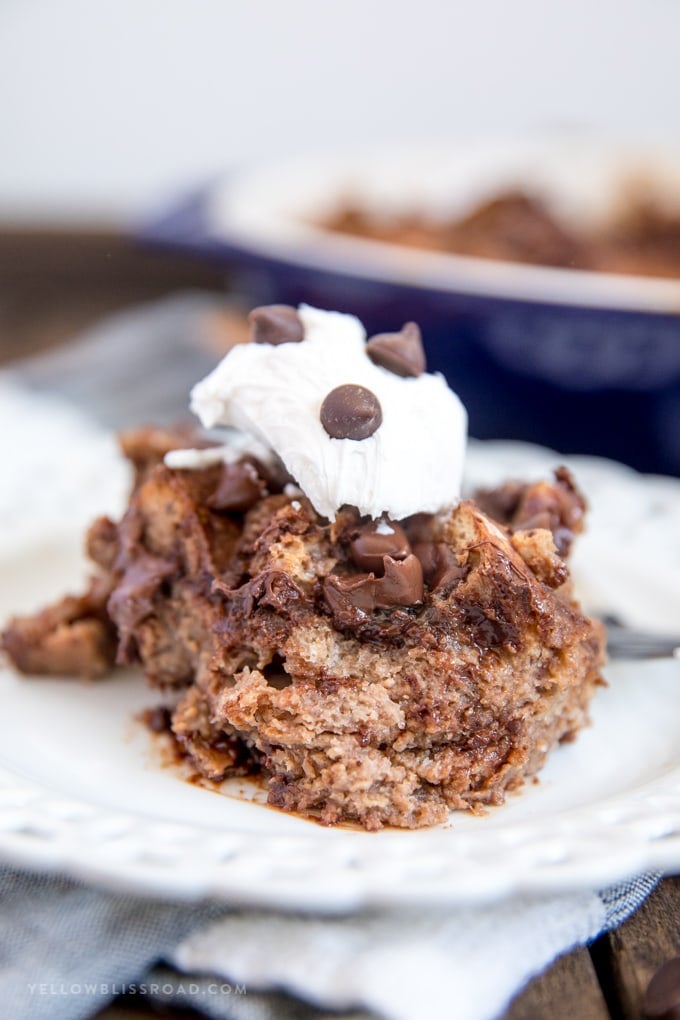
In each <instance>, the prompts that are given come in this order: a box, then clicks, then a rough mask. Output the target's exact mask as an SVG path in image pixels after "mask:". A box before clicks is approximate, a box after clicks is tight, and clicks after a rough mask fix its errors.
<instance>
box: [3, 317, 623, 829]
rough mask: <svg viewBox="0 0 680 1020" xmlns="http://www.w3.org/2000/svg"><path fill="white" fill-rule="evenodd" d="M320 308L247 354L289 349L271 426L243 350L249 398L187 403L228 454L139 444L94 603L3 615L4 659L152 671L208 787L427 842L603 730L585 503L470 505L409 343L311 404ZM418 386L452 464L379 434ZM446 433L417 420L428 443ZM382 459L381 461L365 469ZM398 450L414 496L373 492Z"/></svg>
mask: <svg viewBox="0 0 680 1020" xmlns="http://www.w3.org/2000/svg"><path fill="white" fill-rule="evenodd" d="M329 314H331V313H320V312H317V311H316V310H312V309H304V308H303V309H301V310H300V311H299V312H296V311H295V310H294V309H281V308H279V307H276V308H274V309H273V310H272V309H264V310H258V312H257V313H256V314H255V315H254V317H253V329H254V333H255V337H254V339H255V341H256V342H255V343H254V344H253V345H244V350H245V349H246V348H248V347H252V350H256V348H258V347H259V348H261V349H264V348H266V349H267V350H266V351H265V353H268V354H270V355H271V354H272V351H273V352H274V354H275V352H276V351H277V350H278V351H279V352H281V351H283V354H282V356H281V357H280V359H279V360H278V361H277V365H276V370H275V375H276V377H277V379H276V386H274V384H270V382H269V381H267V380H266V379H265V378H264V369H263V364H264V361H263V360H262V359H263V355H262V353H256V354H255V355H254V357H255V358H257V359H261V360H262V364H261V365H260V366H259V369H258V371H257V373H256V378H257V384H258V386H261V387H264V389H265V390H266V398H267V401H268V402H269V404H268V406H267V407H265V408H264V411H263V413H262V415H260V416H259V417H258V418H257V420H258V421H259V422H260V423H261V422H262V421H264V422H265V424H264V425H261V427H260V428H259V429H258V430H254V429H253V428H252V427H251V424H249V423H248V420H250V422H252V420H254V419H255V417H256V416H255V414H254V412H253V407H254V406H255V404H258V402H259V403H260V404H261V403H262V400H261V394H255V395H254V391H253V393H250V395H248V393H246V395H245V396H244V392H245V391H246V390H247V386H246V384H245V382H244V380H243V378H242V377H241V376H242V371H243V366H245V365H246V359H247V358H249V357H251V355H250V354H248V353H247V352H246V353H245V354H239V355H238V356H237V358H238V359H240V364H239V361H238V360H237V361H232V362H229V360H228V359H229V358H230V357H231V355H228V356H227V359H225V363H223V365H224V366H225V367H224V368H223V367H222V366H220V370H221V371H223V372H225V373H227V374H228V376H229V383H228V385H229V386H233V387H234V395H233V396H231V395H230V396H228V397H227V398H225V402H224V403H220V400H222V397H220V400H216V397H215V393H216V389H215V385H214V383H215V380H214V379H213V380H212V382H209V381H208V380H206V381H204V383H203V384H199V386H198V387H196V388H195V390H194V406H196V405H197V404H200V403H201V401H202V400H203V401H204V403H203V411H204V412H205V407H206V406H207V405H210V407H211V411H210V415H212V416H213V419H214V418H219V420H220V421H221V423H222V424H223V425H227V426H230V427H234V426H236V427H237V428H239V429H240V432H239V434H238V435H237V436H235V437H231V440H230V443H229V444H227V445H220V446H218V445H210V442H211V441H210V440H207V439H205V437H204V436H203V437H199V438H192V437H190V436H188V435H187V434H186V432H181V433H178V434H173V433H172V432H167V431H164V432H163V433H160V432H159V431H158V430H149V429H147V430H140V431H137V432H135V433H133V434H128V435H126V436H124V437H123V443H122V445H123V448H124V449H125V450H126V451H127V452H128V454H129V456H130V457H131V458H132V459H133V462H134V464H135V467H136V472H137V480H136V484H135V487H134V491H133V493H132V495H131V498H130V502H129V506H128V509H127V511H126V513H125V514H124V516H123V518H122V520H121V521H119V522H113V521H111V520H108V519H101V520H99V521H96V522H95V523H94V524H93V526H92V528H91V529H90V533H89V537H88V551H89V554H90V557H91V558H92V560H93V562H94V563H95V564H96V567H97V573H96V576H95V580H94V581H93V582H92V585H91V587H90V589H89V590H88V592H87V593H86V595H84V596H82V597H81V598H79V599H74V598H72V597H71V598H67V599H66V600H64V601H63V602H62V603H60V604H59V605H58V606H56V607H50V608H49V609H47V610H44V611H43V612H42V613H40V614H38V615H37V616H34V617H31V618H22V619H16V620H14V621H12V622H11V623H10V624H9V626H8V628H7V629H6V631H5V633H4V636H3V644H4V648H5V650H6V651H7V653H8V654H9V656H10V658H11V659H12V660H13V661H14V663H15V665H16V666H17V668H19V669H22V670H24V671H26V672H55V673H60V672H62V673H63V672H66V673H72V672H73V673H79V674H80V675H83V676H94V675H100V674H101V673H102V672H104V671H105V670H106V668H107V667H113V665H114V659H115V662H117V663H118V664H125V665H130V664H140V665H141V666H142V668H143V670H144V673H145V675H146V678H147V681H148V682H149V684H150V685H152V686H153V687H155V688H157V689H158V690H159V697H165V699H166V702H167V705H168V707H169V713H168V718H169V721H170V726H171V730H172V733H173V734H174V737H175V739H176V740H177V742H178V743H179V745H180V746H181V748H182V750H183V753H184V754H186V756H187V757H188V758H189V759H190V761H191V762H192V763H193V765H194V766H195V768H196V769H197V770H198V772H199V773H200V774H201V775H202V776H204V777H206V778H208V779H211V780H215V781H220V780H222V779H224V778H226V777H229V776H231V775H235V774H244V773H247V772H248V771H251V770H257V771H259V772H260V773H261V774H262V776H263V777H264V779H265V781H266V784H267V789H268V798H269V801H270V803H271V804H273V805H276V806H278V807H280V808H283V809H284V810H287V811H295V812H298V813H300V814H302V815H305V816H307V817H310V818H315V819H317V820H319V821H321V822H323V823H325V824H337V823H340V822H354V823H358V824H360V825H362V826H363V827H365V828H366V829H369V830H374V829H379V828H380V827H382V826H385V825H393V826H401V827H410V828H413V827H417V826H424V825H431V824H434V823H438V822H442V821H444V820H446V818H447V817H448V814H449V812H450V811H451V810H452V809H471V810H480V809H482V808H483V807H484V806H486V805H493V804H500V803H502V801H503V799H504V796H505V794H506V791H508V790H513V789H516V788H518V787H519V786H521V784H522V783H523V781H524V780H525V779H526V778H527V777H530V776H533V775H534V774H535V773H536V772H537V770H538V769H540V767H541V766H542V764H543V762H544V761H545V759H546V757H547V755H548V754H549V752H550V750H551V749H552V748H553V747H555V745H556V744H557V743H558V742H560V741H563V740H570V739H572V738H573V737H574V736H575V734H576V733H577V732H578V730H579V729H580V728H581V727H582V726H583V725H584V724H586V723H587V721H588V705H589V702H590V699H591V697H592V695H593V693H594V690H595V688H596V687H597V686H598V684H600V683H602V680H601V676H600V667H601V665H602V662H603V649H604V640H603V633H602V631H601V628H600V626H599V625H598V624H597V623H596V622H594V621H592V620H590V619H589V618H588V617H587V616H585V615H584V614H583V612H582V611H581V610H580V608H579V606H578V603H577V602H576V600H575V598H574V595H573V592H572V589H571V584H570V579H569V572H568V568H567V565H566V562H565V558H566V556H567V555H568V551H569V546H570V543H571V540H572V538H573V537H574V535H575V534H577V533H578V532H579V531H580V530H581V528H582V526H583V518H584V509H585V507H584V502H583V499H582V497H581V496H580V494H579V493H578V491H577V489H576V488H575V486H574V483H573V481H572V479H571V477H570V476H569V474H568V472H567V471H566V470H565V469H560V470H559V471H558V472H557V473H556V475H555V477H554V478H553V479H552V480H551V481H544V482H540V483H536V484H529V483H524V484H522V483H516V484H514V483H513V484H508V485H505V486H503V487H501V488H500V489H497V490H494V491H490V492H484V493H480V494H478V496H477V497H476V498H475V499H467V500H462V501H461V500H460V499H459V498H457V496H456V495H455V493H456V491H457V489H458V486H459V484H460V480H459V468H460V466H461V464H460V460H461V458H460V456H459V454H460V436H459V435H456V434H453V433H455V429H456V427H457V426H458V425H460V423H461V420H462V419H461V412H460V408H459V406H458V405H457V403H456V402H455V400H452V401H450V400H449V398H448V396H446V394H445V393H444V390H445V389H446V387H445V384H444V382H443V380H438V379H437V377H434V376H429V377H426V373H424V357H423V355H422V347H421V345H420V338H419V334H418V333H417V327H413V325H412V324H410V325H409V326H408V327H407V328H405V329H404V330H402V331H401V332H400V333H397V334H383V335H381V336H380V337H374V338H371V340H369V342H368V343H366V342H365V338H364V337H363V336H361V347H360V349H359V348H357V352H356V355H357V359H358V358H363V359H364V360H365V362H366V366H370V367H368V368H366V366H363V365H362V363H360V361H359V360H357V361H356V363H355V364H354V365H353V364H352V356H351V354H350V355H348V352H347V347H346V346H343V345H342V344H341V345H340V350H341V363H342V367H341V369H340V371H339V372H338V371H337V370H336V369H332V368H331V369H328V371H329V372H331V375H332V378H330V379H329V378H321V379H319V378H318V373H317V372H316V371H314V372H312V373H310V376H309V379H310V380H311V382H310V386H311V387H312V389H315V391H316V393H317V395H316V397H314V398H313V399H312V400H311V402H310V404H309V408H311V409H312V410H309V411H307V410H305V407H306V405H305V403H304V400H303V399H302V398H301V396H300V394H301V393H303V389H304V387H301V388H300V389H299V390H296V391H295V393H294V394H292V393H291V392H290V380H291V379H293V378H294V375H293V374H287V372H288V366H287V363H286V359H288V358H290V357H291V354H290V349H291V348H292V347H293V346H295V347H297V348H298V354H297V355H296V357H300V356H301V355H302V354H305V357H307V352H305V351H304V347H305V345H306V344H308V343H310V341H311V345H312V346H313V343H314V330H315V329H316V330H318V329H319V328H320V327H322V326H324V327H325V326H326V325H327V320H325V319H324V316H325V315H329ZM350 318H351V317H348V316H339V317H337V319H336V320H332V322H331V325H332V326H333V327H335V326H338V328H339V327H340V326H341V327H343V329H344V328H345V326H347V323H343V322H339V321H338V320H349V319H350ZM263 324H264V325H263ZM355 324H356V320H352V323H350V324H349V325H351V328H352V330H355V329H356V326H355ZM265 327H266V328H265ZM263 332H264V333H265V334H266V335H265V337H264V339H263V338H262V336H261V334H262V333H263ZM282 335H283V336H284V337H285V339H280V337H281V336H282ZM345 340H347V337H345ZM324 342H325V341H324ZM285 348H288V353H286V352H285V350H284V349H285ZM328 353H329V351H328V349H327V348H326V349H325V351H322V354H324V355H325V354H328ZM331 353H332V352H331ZM313 357H314V352H313V351H310V352H309V361H308V363H309V362H313ZM274 360H275V361H276V360H277V359H276V358H275V357H274ZM323 360H324V363H325V364H326V363H327V361H328V358H326V357H324V359H323ZM330 360H331V361H332V357H331V359H330ZM353 368H354V369H355V371H353ZM365 368H366V371H364V369H365ZM216 371H217V370H216ZM324 371H326V369H324ZM333 373H334V374H333ZM425 378H427V379H429V380H435V382H433V383H429V382H428V383H427V384H426V385H427V386H429V387H431V391H428V392H429V394H430V399H429V400H428V401H427V405H428V408H429V410H430V412H431V410H432V408H433V407H435V408H436V407H439V411H442V413H443V415H444V418H445V419H446V421H445V424H447V425H448V426H450V427H451V429H452V434H451V435H449V436H448V437H447V435H446V434H444V433H438V434H433V436H432V441H433V442H434V443H438V444H440V445H441V446H442V448H443V449H444V453H443V456H442V457H441V458H439V460H436V459H435V460H428V455H427V453H426V452H425V453H424V452H423V450H422V449H421V448H420V447H419V446H418V445H416V446H414V447H413V448H407V447H406V446H404V435H405V434H406V433H404V431H403V429H402V425H403V423H402V422H398V423H397V425H398V427H397V429H396V432H395V433H394V436H393V437H392V433H390V431H389V428H388V427H387V426H390V425H391V418H390V416H391V415H392V414H393V413H394V407H395V406H396V409H397V412H398V413H399V414H403V411H404V407H406V408H407V409H408V406H409V401H411V400H412V399H416V398H418V399H419V398H420V396H421V394H420V390H419V388H418V387H417V386H414V385H413V384H414V383H418V381H419V380H422V379H425ZM209 379H210V377H209ZM281 379H283V382H281ZM308 382H309V380H308ZM333 382H335V383H337V385H334V386H332V385H330V383H333ZM369 383H370V385H368V384H369ZM383 383H386V385H383ZM206 384H207V385H206ZM221 385H222V384H220V386H221ZM279 385H282V386H283V388H284V389H285V390H286V392H285V394H284V398H285V399H283V398H282V399H283V403H284V405H285V406H288V404H289V403H290V402H291V400H292V402H293V403H295V401H298V402H299V403H300V405H301V406H300V407H299V417H300V418H302V419H303V426H302V429H303V434H304V435H305V436H306V437H307V438H306V440H305V445H304V447H303V450H302V451H301V452H300V450H299V449H298V445H299V444H298V440H297V434H294V435H293V439H292V445H293V447H294V448H295V449H294V451H293V453H289V451H288V450H287V447H286V443H287V442H288V441H289V440H290V436H291V429H292V430H293V432H294V430H295V429H296V428H298V427H299V422H297V423H296V422H293V423H292V424H291V423H290V422H289V421H288V420H287V418H286V415H285V414H280V416H279V417H277V415H278V414H279V412H276V409H275V408H272V406H271V404H272V402H274V403H276V401H275V400H274V396H275V393H276V387H277V386H279ZM305 385H306V384H305ZM440 388H441V392H440ZM339 391H341V392H339ZM357 391H361V392H357ZM404 391H405V395H404ZM220 392H222V393H223V392H224V389H223V388H222V389H221V390H220ZM446 392H447V393H450V391H448V390H446ZM206 393H207V394H208V396H206ZM394 394H396V395H397V396H396V404H395V401H394V400H393V396H394ZM426 395H427V394H426ZM451 396H453V395H451ZM438 401H439V402H440V403H439V405H438V404H437V402H438ZM218 405H219V406H218ZM225 407H226V409H227V410H226V411H225ZM199 412H200V409H199ZM306 414H307V415H308V417H309V420H311V418H312V417H314V416H315V418H316V421H317V422H319V423H320V425H319V429H317V431H316V433H314V431H313V429H311V428H310V430H309V431H307V430H306V429H305V427H304V425H305V423H304V417H305V415H306ZM210 415H207V414H206V413H203V414H201V417H202V418H204V419H205V417H210ZM447 415H448V418H446V416H447ZM267 416H269V417H267ZM225 419H226V420H225ZM268 421H269V422H270V423H273V424H269V425H268V424H267V422H268ZM212 423H213V424H214V421H213V422H212ZM246 424H248V427H249V431H250V432H251V434H253V435H254V437H255V440H256V441H255V442H254V443H252V444H250V446H249V448H246V445H247V444H244V441H243V434H244V433H245V425H246ZM307 424H309V421H308V422H307ZM463 424H464V422H463ZM406 425H407V426H408V421H407V422H406ZM432 425H433V421H432V417H431V415H430V416H429V417H428V413H427V412H425V413H424V422H423V423H422V427H423V429H424V430H425V431H427V430H428V429H431V428H432ZM277 428H279V429H281V430H282V432H283V433H285V436H284V438H283V439H281V438H280V437H279V436H277V435H274V434H273V433H275V432H276V429H277ZM383 429H385V433H384V434H382V435H381V430H383ZM417 431H418V430H417V427H416V429H415V432H416V434H417ZM338 433H339V434H338ZM391 437H392V438H393V440H394V442H395V443H396V446H395V447H394V448H392V446H391V445H390V441H391ZM447 439H448V440H449V444H450V448H451V450H453V453H452V454H449V455H448V456H447V453H446V441H447ZM188 443H190V444H192V449H189V450H187V449H186V447H187V444H188ZM367 443H368V444H371V443H373V447H378V448H377V450H376V449H372V448H371V446H369V447H368V449H367V452H365V454H361V456H359V452H360V448H361V447H362V444H367ZM310 449H311V450H314V451H315V457H314V458H309V456H308V457H307V460H306V461H305V459H304V455H305V454H307V455H308V454H309V451H310ZM395 451H396V454H398V456H399V459H400V466H401V474H402V477H401V485H400V486H397V485H396V484H395V477H396V475H395V474H394V473H393V472H391V469H390V468H389V466H388V467H387V468H385V469H384V475H383V477H382V479H381V478H380V477H379V478H378V479H377V481H376V477H375V476H376V473H378V474H380V471H381V470H383V468H384V464H383V460H384V458H389V457H390V456H394V455H395ZM372 456H375V463H374V464H372V463H371V457H372ZM357 459H358V466H357ZM367 463H368V464H369V468H370V472H369V473H366V464H367ZM433 464H434V465H436V464H440V465H441V470H442V473H446V472H448V476H449V477H448V482H447V484H449V486H450V489H449V492H450V493H451V494H452V495H451V496H450V498H447V496H446V492H445V489H444V488H442V479H441V478H437V479H436V484H435V485H434V486H432V485H430V486H429V487H428V472H429V471H430V470H431V469H432V465H433ZM333 465H335V467H336V469H337V470H335V472H333V470H331V469H332V467H333ZM348 465H349V468H348ZM348 470H349V476H346V477H344V476H343V472H345V473H346V472H347V471H348ZM357 471H358V472H359V475H360V478H359V481H357V478H356V474H357ZM362 472H364V473H363V474H362ZM291 476H292V477H291ZM450 476H453V477H450ZM404 490H408V491H406V492H404ZM348 492H349V493H354V494H355V496H353V497H352V498H347V493H348ZM385 493H387V495H385ZM93 634H96V640H95V639H94V638H93ZM59 648H62V649H63V648H68V649H69V654H68V655H64V654H58V649H59ZM55 649H56V651H55Z"/></svg>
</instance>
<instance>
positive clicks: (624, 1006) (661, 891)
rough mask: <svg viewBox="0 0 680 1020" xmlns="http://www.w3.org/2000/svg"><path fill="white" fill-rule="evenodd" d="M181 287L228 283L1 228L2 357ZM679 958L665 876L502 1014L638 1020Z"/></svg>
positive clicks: (169, 264) (209, 274) (189, 268)
mask: <svg viewBox="0 0 680 1020" xmlns="http://www.w3.org/2000/svg"><path fill="white" fill-rule="evenodd" d="M188 289H195V290H199V291H207V292H212V293H222V294H224V293H227V292H228V281H226V280H225V275H224V273H223V272H222V271H220V270H218V269H215V268H210V267H207V268H206V267H204V266H202V265H199V264H196V263H194V262H192V261H191V260H189V259H187V258H185V257H180V256H174V255H170V254H167V253H164V254H159V253H157V252H150V251H141V250H138V249H135V248H134V247H133V246H132V245H131V244H130V243H129V242H128V241H126V240H125V239H124V238H122V237H121V236H119V235H117V234H115V233H113V232H111V231H107V230H96V231H95V230H92V231H89V232H83V231H78V232H76V231H70V230H64V229H54V230H44V229H41V230H35V229H33V230H31V229H22V228H17V229H14V230H8V229H5V230H0V363H5V364H9V363H11V362H12V361H14V360H15V359H19V358H23V357H27V356H31V355H37V354H39V353H40V352H44V351H47V350H48V349H51V348H55V347H56V346H57V345H59V344H62V343H63V342H64V341H66V340H68V339H69V338H70V337H72V336H73V335H74V334H76V333H77V332H79V331H80V330H82V329H85V328H87V327H88V326H90V325H93V324H94V323H96V322H97V321H98V320H99V319H101V318H102V317H103V316H105V315H107V314H109V313H111V312H113V311H116V310H120V309H123V308H128V307H131V306H134V305H136V304H139V303H141V302H144V301H148V300H152V299H154V298H159V297H162V296H163V295H170V294H173V293H175V292H177V291H178V290H183V291H186V290H188ZM679 954H680V878H666V879H665V880H663V881H662V882H661V883H660V885H659V886H658V888H657V889H656V891H655V892H654V893H653V894H652V896H651V897H650V898H649V899H648V900H647V902H646V903H645V904H644V905H643V906H642V908H641V909H640V910H639V911H638V912H637V913H636V914H635V915H634V916H633V917H631V918H630V919H629V920H628V921H626V922H625V923H624V924H623V925H622V926H621V927H620V928H618V929H617V930H616V931H614V932H612V933H611V934H609V935H605V936H603V937H602V938H600V939H599V940H598V941H597V942H595V943H594V944H593V945H591V946H590V947H588V948H581V949H578V950H576V951H574V952H572V953H569V954H567V955H566V956H564V957H562V958H560V959H559V960H557V961H556V962H555V963H554V964H553V965H552V966H551V967H549V968H548V970H547V971H545V973H543V974H542V975H540V976H539V977H537V978H535V979H534V980H533V981H532V982H531V983H530V984H529V985H528V987H527V988H526V989H525V990H524V991H523V992H521V993H520V994H519V996H518V997H517V998H516V999H515V1001H514V1002H513V1004H512V1005H511V1007H510V1009H509V1010H508V1012H507V1014H506V1016H505V1018H504V1020H562V1018H565V1020H567V1018H569V1020H571V1018H573V1020H608V1018H611V1020H638V1018H641V1017H643V1016H644V1014H643V1010H642V1000H643V995H644V992H645V989H646V987H647V984H648V982H649V980H650V978H651V977H652V975H653V973H654V972H655V970H656V969H657V968H658V967H659V966H661V964H663V963H664V962H665V961H667V960H668V959H670V958H671V957H673V956H676V955H679ZM155 1015H158V1016H160V1015H162V1016H175V1017H178V1016H184V1017H188V1016H189V1015H192V1016H195V1015H196V1014H193V1013H192V1014H189V1013H187V1012H186V1011H173V1010H169V1009H168V1008H163V1009H162V1010H161V1009H160V1008H155V1007H154V1006H153V1005H152V1004H150V1003H148V1002H144V1001H143V1000H141V999H140V998H139V997H136V998H135V999H134V1000H133V999H120V1000H117V1001H116V1002H115V1003H114V1004H113V1005H112V1006H109V1007H107V1008H106V1009H105V1010H103V1011H102V1012H100V1013H97V1017H98V1018H99V1020H124V1018H129V1020H132V1018H133V1017H136V1018H139V1017H140V1016H155ZM445 1015H446V1014H444V1013H442V1016H445Z"/></svg>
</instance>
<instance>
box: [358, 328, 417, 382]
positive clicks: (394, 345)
mask: <svg viewBox="0 0 680 1020" xmlns="http://www.w3.org/2000/svg"><path fill="white" fill-rule="evenodd" d="M366 353H367V354H368V356H369V358H370V359H371V361H372V362H373V363H374V364H375V365H380V366H381V368H386V369H388V370H389V371H390V372H394V374H395V375H400V376H419V375H422V374H423V372H424V371H425V351H424V349H423V341H422V339H421V336H420V329H419V327H418V326H417V325H416V323H415V322H407V323H406V324H405V325H404V326H402V328H401V332H399V333H377V334H376V335H375V336H372V337H371V339H370V340H369V341H368V344H367V345H366Z"/></svg>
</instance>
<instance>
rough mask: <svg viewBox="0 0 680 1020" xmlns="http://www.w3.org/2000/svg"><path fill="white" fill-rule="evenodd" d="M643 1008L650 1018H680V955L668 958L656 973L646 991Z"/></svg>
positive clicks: (675, 1019)
mask: <svg viewBox="0 0 680 1020" xmlns="http://www.w3.org/2000/svg"><path fill="white" fill-rule="evenodd" d="M643 1010H644V1014H645V1016H646V1017H649V1018H650V1020H651V1018H652V1017H654V1018H656V1020H678V1018H680V956H675V957H673V959H672V960H668V962H667V963H664V965H663V967H660V968H659V969H658V970H657V972H656V973H655V974H654V976H653V978H652V980H651V981H650V982H649V985H648V986H647V991H646V992H645V998H644V1003H643Z"/></svg>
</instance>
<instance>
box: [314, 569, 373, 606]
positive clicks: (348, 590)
mask: <svg viewBox="0 0 680 1020" xmlns="http://www.w3.org/2000/svg"><path fill="white" fill-rule="evenodd" d="M323 593H324V598H325V599H326V602H327V603H328V606H329V608H330V610H331V612H332V613H340V614H341V613H343V612H345V611H346V610H347V609H348V608H352V609H361V610H363V612H365V613H372V612H373V610H374V609H375V575H374V574H355V575H354V576H353V577H341V576H340V575H339V574H329V575H328V577H326V578H324V582H323Z"/></svg>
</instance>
